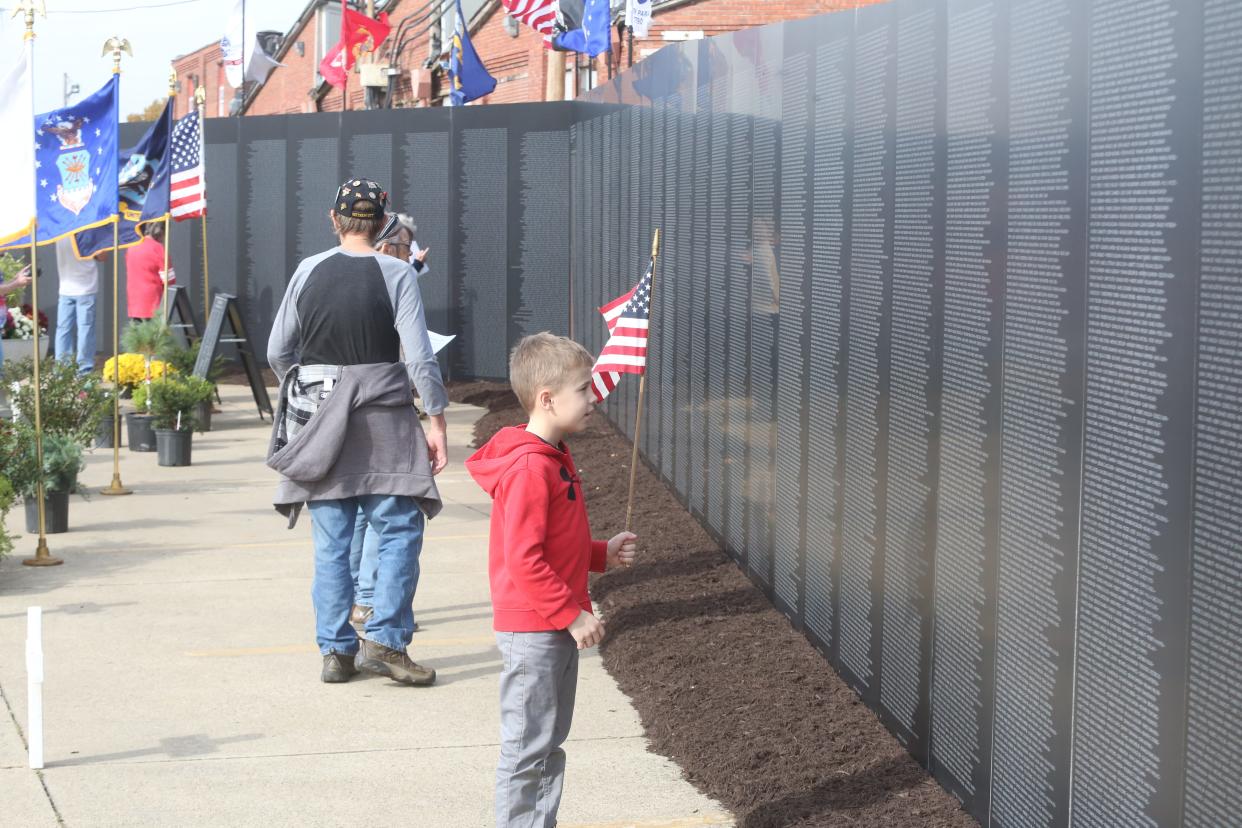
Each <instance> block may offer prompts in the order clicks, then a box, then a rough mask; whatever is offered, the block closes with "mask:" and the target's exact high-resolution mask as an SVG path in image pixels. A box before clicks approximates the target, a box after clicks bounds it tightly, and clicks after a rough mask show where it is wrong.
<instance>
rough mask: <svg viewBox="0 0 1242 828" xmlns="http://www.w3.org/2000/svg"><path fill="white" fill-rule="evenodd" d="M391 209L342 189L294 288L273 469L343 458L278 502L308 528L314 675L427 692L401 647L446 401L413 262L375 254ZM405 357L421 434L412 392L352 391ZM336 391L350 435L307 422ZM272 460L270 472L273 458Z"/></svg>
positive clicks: (354, 188)
mask: <svg viewBox="0 0 1242 828" xmlns="http://www.w3.org/2000/svg"><path fill="white" fill-rule="evenodd" d="M387 201H388V197H387V193H385V192H384V191H383V190H382V188H381V187H380V185H379V184H377V183H375V182H374V181H369V180H367V179H361V178H358V179H351V180H350V181H347V182H345V183H344V184H342V185H341V187H340V188H339V189H338V191H337V196H336V200H335V202H334V204H333V209H332V211H331V213H330V214H329V215H330V219H331V221H332V225H333V229H334V230H335V231H336V233H337V235H338V236H339V237H340V240H341V243H340V245H339V246H337V247H334V248H332V249H331V250H328V251H326V252H324V253H320V254H318V255H315V256H311V257H310V258H308V259H305V260H304V261H303V262H302V263H301V264H300V265H298V268H297V271H296V272H295V273H294V274H293V278H292V280H291V281H290V282H289V287H288V289H287V290H286V292H285V297H284V300H283V301H282V302H281V306H280V309H279V310H278V311H277V313H276V319H275V322H274V324H273V328H272V335H271V339H270V340H269V342H268V353H267V356H268V362H269V364H270V365H271V367H272V370H273V371H275V372H276V375H277V376H278V377H280V378H281V379H282V403H281V408H282V410H283V409H288V410H289V411H290V412H291V414H290V416H289V417H288V418H281V417H278V418H277V420H278V422H277V424H276V427H277V434H278V435H279V436H278V438H277V439H274V440H273V447H274V449H275V454H274V455H273V457H276V456H277V455H279V459H280V460H281V461H282V465H281V466H280V467H281V468H285V469H289V468H302V467H305V466H306V465H307V463H306V462H305V461H303V460H301V459H300V458H299V459H291V457H292V455H293V454H300V455H303V456H305V457H309V458H314V457H315V455H316V453H317V452H331V451H337V452H340V457H339V459H338V460H336V461H335V464H334V465H333V466H332V468H331V469H330V470H329V471H328V472H327V474H326V476H325V477H324V478H323V479H316V480H313V481H310V482H304V481H298V480H296V479H295V480H292V481H290V480H286V481H284V482H283V483H282V488H281V491H282V493H285V494H284V497H285V499H293V498H294V497H295V495H292V494H289V492H295V493H297V494H296V496H298V497H304V498H305V500H306V501H307V508H308V509H309V511H310V514H311V521H312V523H313V525H314V539H315V580H314V585H313V587H312V590H311V597H312V600H313V602H314V605H315V625H316V635H317V638H318V641H319V648H320V652H321V654H322V655H323V657H324V665H323V673H322V675H321V678H322V680H323V681H325V682H329V683H337V682H343V681H348V680H349V678H350V677H351V676H352V675H353V674H354V673H355V672H356V670H357V669H359V668H360V669H363V670H367V671H369V672H373V673H377V674H380V675H386V676H389V677H390V678H392V679H394V680H396V681H398V682H401V683H403V684H410V685H428V684H431V683H433V682H434V681H435V671H434V670H431V669H429V668H426V667H423V666H421V665H419V664H416V663H415V662H414V661H412V660H411V659H410V658H409V656H408V655H407V653H406V648H407V647H408V646H409V644H410V640H411V638H412V636H413V631H414V630H413V627H414V615H413V609H412V601H413V597H414V591H415V589H416V587H417V584H418V558H419V554H420V552H421V549H422V536H423V525H424V511H426V512H427V513H428V514H434V509H437V508H438V507H439V495H438V494H437V493H436V492H435V486H434V483H432V482H431V477H430V476H431V475H435V474H438V473H439V472H440V471H441V470H443V468H444V467H445V465H446V464H447V462H448V457H447V448H446V446H447V442H446V435H445V422H444V414H443V411H444V409H445V408H446V407H447V405H448V395H447V393H446V392H445V390H444V384H443V381H442V379H441V376H440V366H439V363H438V362H437V361H436V358H435V354H434V353H433V351H432V348H431V343H430V340H429V339H428V336H427V324H426V320H425V317H424V313H423V305H422V298H421V296H420V294H419V289H418V280H417V278H416V277H415V276H414V274H413V273H412V271H411V267H410V265H409V264H408V263H407V262H403V261H401V260H399V259H396V258H393V257H391V256H383V255H379V254H378V253H377V252H376V251H375V249H374V243H375V239H376V237H377V236H378V235H379V233H380V231H381V229H382V227H383V225H384V220H385V213H384V211H385V208H386V206H387ZM402 351H404V355H405V358H404V368H405V372H406V375H407V376H408V381H409V383H412V385H413V387H414V388H417V389H418V394H419V397H420V398H421V399H422V400H423V405H424V407H425V409H426V412H427V414H428V420H427V421H426V426H425V427H422V426H420V425H419V421H418V417H417V413H416V412H415V410H414V403H413V395H412V393H411V394H410V395H409V399H408V405H406V404H405V402H406V401H405V400H404V399H402V400H400V401H399V402H400V405H398V406H391V405H388V404H387V403H385V402H378V401H377V400H376V398H375V397H374V396H372V397H368V396H367V391H366V389H360V387H359V386H360V382H359V380H360V378H362V377H367V378H373V377H376V376H379V375H381V374H384V372H385V369H384V365H386V364H387V365H393V364H396V363H400V362H401V361H402V360H401V354H402ZM377 371H378V373H377ZM290 372H296V373H294V374H292V375H290ZM384 375H386V374H384ZM372 382H373V381H372ZM338 386H339V388H340V389H341V390H342V391H343V390H344V389H346V388H348V389H349V390H348V394H349V401H348V402H345V401H344V398H341V399H340V400H337V406H336V407H335V409H334V410H333V412H332V417H333V418H334V420H340V421H343V422H347V423H348V426H347V428H346V429H345V432H344V434H343V433H342V431H341V430H340V429H337V428H335V427H334V428H332V429H323V428H321V429H314V428H312V427H310V425H309V424H310V423H312V422H313V418H314V417H315V416H316V414H315V411H314V410H313V409H314V408H315V406H316V405H322V407H323V408H324V411H325V413H326V412H327V410H328V408H329V407H331V406H330V403H329V402H327V400H328V399H329V397H330V396H331V395H332V393H333V389H334V388H338ZM371 390H372V391H374V390H375V389H371ZM307 401H310V402H309V407H310V408H311V409H312V410H310V411H308V410H307V409H308V402H307ZM346 405H348V406H350V407H349V408H345V407H344V406H346ZM299 412H305V413H299ZM411 422H412V424H413V425H411ZM302 428H305V429H306V434H304V435H303V437H304V438H312V439H318V440H323V439H329V438H325V437H323V436H322V435H323V434H326V433H330V434H332V435H334V436H333V437H331V438H330V439H333V440H336V441H338V443H341V444H343V445H341V444H338V445H333V446H330V447H329V446H322V445H314V444H311V445H307V444H306V443H307V442H308V440H307V439H302V440H299V438H298V432H299V430H300V429H302ZM424 431H425V438H424V437H423V436H422V435H423V434H424ZM342 434H343V436H342ZM393 434H413V435H414V438H413V439H414V442H415V444H414V445H398V444H395V443H394V444H391V445H390V444H385V445H378V444H377V443H380V442H385V443H387V442H388V441H390V440H391V438H390V437H389V438H383V437H381V435H393ZM372 437H373V438H374V439H372ZM424 442H425V445H422V444H421V443H424ZM362 454H365V455H366V456H365V457H364V458H362V459H361V461H360V455H362ZM332 456H334V457H335V456H336V455H332ZM312 464H313V463H312ZM269 465H274V464H273V463H272V462H271V460H269ZM420 467H421V468H420ZM420 504H421V506H422V508H420ZM280 505H281V504H278V506H280ZM286 505H287V504H286ZM359 508H361V509H362V511H363V512H364V513H365V514H366V517H367V520H368V522H369V524H370V526H371V528H372V530H373V531H376V532H377V533H378V535H379V565H378V571H377V576H376V584H375V595H374V612H373V614H372V615H371V617H370V618H369V619H368V621H367V624H366V637H365V639H364V640H363V641H362V643H361V653H360V654H359V641H358V637H357V635H356V633H355V632H354V630H353V628H352V627H351V626H350V624H349V614H350V609H351V608H352V606H353V579H352V578H351V576H350V570H349V549H350V542H351V541H352V539H353V534H354V523H355V517H356V515H357V513H358V510H359ZM295 514H296V512H295ZM355 654H359V657H358V659H357V664H356V665H355V658H354V656H355Z"/></svg>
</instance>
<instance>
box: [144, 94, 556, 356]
mask: <svg viewBox="0 0 1242 828" xmlns="http://www.w3.org/2000/svg"><path fill="white" fill-rule="evenodd" d="M573 111H574V105H573V104H569V103H566V104H540V105H519V106H504V107H500V106H496V107H486V108H484V107H465V108H459V109H452V110H450V109H440V108H436V109H418V110H384V111H364V112H346V113H321V114H313V115H288V116H270V117H253V118H228V119H226V118H211V119H208V120H207V121H206V125H207V127H206V135H205V140H206V143H207V147H206V156H207V210H208V215H209V218H208V221H207V246H208V248H207V252H208V259H207V261H208V268H209V270H208V276H209V280H208V281H209V285H208V287H209V290H210V292H211V293H212V294H215V293H218V292H224V293H231V294H233V295H235V296H237V297H238V304H239V306H240V308H241V310H242V313H243V315H244V318H245V324H246V328H247V330H248V331H250V332H251V334H252V335H253V337H254V342H255V350H256V352H257V354H258V355H259V356H260V358H263V355H264V353H265V351H266V342H267V338H268V335H269V334H270V331H271V325H272V319H273V317H274V315H275V313H276V309H277V308H278V307H279V305H280V301H281V297H282V296H283V295H284V290H285V286H286V284H287V283H288V280H289V278H290V276H292V274H293V271H294V270H295V269H296V268H297V265H298V262H299V261H301V260H302V259H304V258H306V257H307V256H311V255H314V254H315V253H318V252H321V251H323V250H325V249H327V248H329V247H331V246H332V245H333V244H335V243H336V240H335V238H334V236H333V235H332V231H331V225H330V223H329V219H328V211H329V210H330V209H331V206H332V196H333V195H334V194H335V192H336V188H337V187H338V186H339V185H340V183H341V182H342V181H343V180H345V179H346V178H347V177H351V176H366V177H369V178H373V179H375V180H377V181H379V182H380V183H382V184H384V185H385V186H386V187H388V188H389V196H390V202H391V204H392V206H393V207H394V208H395V209H400V210H403V211H406V212H409V213H411V214H412V215H413V216H414V219H415V222H416V224H417V226H418V230H417V233H416V237H417V240H418V242H419V244H420V245H422V246H424V247H430V248H431V254H430V257H429V259H428V263H429V265H430V270H429V272H428V273H427V274H426V275H424V276H423V277H421V279H420V280H419V285H420V287H421V290H422V296H423V301H424V304H425V307H426V313H427V321H428V325H429V327H430V328H431V329H432V330H434V331H438V332H440V333H445V334H450V333H457V334H458V338H457V340H456V341H455V342H453V343H452V344H451V345H450V346H449V347H448V348H447V350H446V351H445V352H444V354H443V357H442V363H443V365H444V367H445V368H446V369H447V373H449V374H450V375H452V376H462V377H484V378H497V379H503V378H504V377H505V376H506V374H507V367H506V366H507V354H508V347H509V344H510V343H512V342H513V341H515V340H516V339H517V338H519V337H521V336H522V335H524V334H527V333H533V332H536V331H542V330H556V331H561V332H565V331H567V329H568V321H567V320H568V314H569V296H568V294H567V292H566V284H567V280H568V274H569V269H570V268H569V256H570V244H569V235H568V234H569V231H568V227H569V213H570V209H571V198H570V187H571V174H570V169H571V165H570V123H571V120H572V117H573ZM143 128H145V125H138V124H129V125H126V128H125V130H124V131H123V135H122V141H123V142H124V141H126V140H128V141H129V142H130V143H133V142H134V141H136V140H137V138H138V136H139V135H141V131H142V129H143ZM170 255H171V256H172V260H173V264H174V265H175V267H176V271H177V276H178V281H179V283H181V284H182V285H184V286H186V287H187V288H188V290H189V295H190V297H191V300H192V302H193V305H194V307H195V308H196V310H197V309H201V307H202V304H203V249H202V235H201V227H200V226H199V224H198V222H197V221H188V222H181V223H175V224H174V225H173V228H172V245H171V247H170ZM341 289H342V290H348V289H349V287H348V285H342V286H341ZM123 295H124V285H123V284H122V296H123ZM122 301H123V299H122ZM199 312H200V313H201V310H200V311H199ZM200 321H201V320H200Z"/></svg>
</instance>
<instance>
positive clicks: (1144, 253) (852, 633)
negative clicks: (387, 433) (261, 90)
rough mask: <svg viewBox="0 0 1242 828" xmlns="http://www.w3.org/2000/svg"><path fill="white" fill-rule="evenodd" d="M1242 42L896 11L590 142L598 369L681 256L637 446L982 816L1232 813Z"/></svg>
mask: <svg viewBox="0 0 1242 828" xmlns="http://www.w3.org/2000/svg"><path fill="white" fill-rule="evenodd" d="M1239 42H1242V7H1240V6H1239V5H1238V4H1236V3H1234V2H1230V1H1229V0H1217V1H1216V2H1214V1H1213V0H1203V1H1202V2H1200V0H1151V1H1150V2H1145V3H1141V4H1135V3H1133V2H1125V1H1124V0H1089V1H1086V2H1084V0H1009V1H1008V2H1005V1H1004V0H897V2H890V3H887V4H883V5H878V6H872V7H868V8H863V9H859V10H857V11H854V12H843V13H838V14H833V15H826V16H822V17H818V18H813V19H810V20H801V21H797V22H791V23H787V24H781V25H776V26H771V27H767V28H764V29H758V30H749V31H744V32H737V33H734V34H731V35H725V36H721V37H716V38H712V39H709V40H704V41H699V42H691V43H684V44H676V45H673V46H670V47H668V48H666V49H664V50H662V51H661V52H659V53H657V54H655V55H653V56H652V57H650V58H648V59H646V60H644V61H643V62H642V63H640V64H639V65H638V66H636V67H635V68H634V69H632V70H630V71H629V72H627V73H626V74H624V75H622V76H621V77H619V78H618V79H616V80H615V81H613V82H611V83H610V84H608V85H606V86H604V87H601V88H599V89H597V90H595V91H594V92H593V93H592V94H591V95H590V96H589V103H587V104H584V105H583V106H582V108H580V109H579V111H578V113H577V115H576V118H575V122H574V125H573V127H572V132H573V141H572V146H573V150H572V152H573V155H572V163H573V168H574V182H573V199H574V207H573V210H572V220H573V232H572V259H573V268H574V283H573V292H574V296H575V301H574V305H573V307H574V310H573V321H574V325H575V330H576V335H577V336H578V338H579V339H580V340H582V341H583V342H584V343H586V344H587V345H588V347H590V348H595V349H598V348H599V347H600V346H601V345H602V343H603V339H604V328H603V324H602V321H601V320H600V318H599V316H598V315H597V313H596V312H595V310H594V308H595V307H596V306H597V305H599V304H601V303H602V302H604V301H606V300H608V299H611V298H612V297H614V296H616V295H618V294H619V293H621V292H622V291H623V290H625V289H626V288H627V287H628V286H630V285H632V284H633V283H634V282H635V281H637V278H638V276H639V274H640V273H641V270H642V266H643V259H644V258H645V255H646V253H645V251H646V250H647V248H648V245H649V239H650V234H651V230H652V229H653V228H655V227H660V228H662V229H663V231H664V234H665V244H664V251H663V256H662V259H661V262H660V268H659V271H658V275H657V288H656V301H655V312H654V313H655V315H654V321H653V332H652V358H651V366H650V375H649V377H648V389H649V392H650V394H649V397H648V398H647V409H646V411H645V412H644V418H643V422H644V433H643V435H642V445H641V447H642V450H643V452H644V454H645V456H646V458H647V460H648V461H649V462H650V463H651V464H652V465H653V466H654V467H655V468H656V469H657V470H658V471H659V473H660V474H661V475H662V476H663V477H664V478H665V479H666V480H667V481H668V482H669V484H670V485H671V486H672V487H673V488H674V489H675V490H676V491H677V493H678V494H679V496H680V497H681V498H682V500H683V502H684V503H685V504H686V506H687V507H688V508H690V509H691V510H692V511H693V513H694V514H695V515H696V516H697V517H698V518H699V519H700V520H701V521H702V522H703V523H704V525H706V526H707V527H708V528H709V529H710V530H711V531H712V532H713V533H714V534H715V535H716V537H717V538H718V539H719V540H720V541H721V542H722V544H724V545H725V547H726V548H727V549H728V550H729V552H730V553H731V554H732V555H733V556H734V557H735V558H736V559H737V560H738V562H739V564H740V565H741V566H743V567H745V568H746V569H747V570H748V571H749V572H750V573H751V574H752V576H753V578H754V580H755V581H756V583H758V584H759V585H760V586H761V587H762V588H763V589H764V590H765V591H767V593H768V594H769V595H770V596H771V598H772V600H773V601H774V602H775V603H776V604H777V605H778V606H779V607H781V608H782V609H783V610H784V611H785V612H786V613H787V614H788V615H789V616H790V618H791V619H792V620H793V622H794V623H796V624H798V625H800V626H801V627H802V628H803V629H804V630H805V632H806V634H807V635H808V636H809V637H810V638H811V639H812V640H813V641H814V642H815V643H816V644H817V645H819V646H820V647H821V648H822V649H823V651H824V652H825V654H826V656H827V657H828V658H829V659H830V660H831V661H832V663H833V664H834V666H835V667H836V668H837V669H838V670H839V671H840V673H841V674H842V675H843V676H844V677H845V678H846V679H847V680H848V681H849V682H850V683H851V684H852V685H853V686H854V687H855V688H856V689H857V690H858V692H859V693H860V694H861V696H862V697H863V699H864V700H865V701H866V702H867V703H868V704H869V705H871V706H872V707H873V708H874V709H875V710H876V711H877V713H878V714H879V715H880V716H881V717H882V719H883V720H884V721H885V722H886V723H887V724H888V726H889V727H890V728H891V729H892V731H893V732H894V733H895V734H896V735H897V736H898V738H899V739H901V740H902V741H903V742H904V743H905V744H906V745H907V746H908V747H909V749H910V750H911V751H912V752H913V753H914V755H915V756H917V757H918V758H919V759H920V760H921V761H923V762H924V763H925V764H926V765H927V766H928V767H929V768H930V769H931V770H932V772H933V773H934V774H935V776H936V778H937V779H939V780H940V781H941V782H942V783H943V784H944V785H945V786H946V787H947V788H949V789H950V790H951V791H953V792H954V793H955V794H956V795H958V796H959V797H960V798H961V799H962V800H963V801H964V802H965V804H966V806H967V807H968V809H969V810H970V811H971V813H973V814H974V815H975V816H977V817H978V818H979V819H980V821H981V822H983V823H984V824H991V825H998V826H1044V825H1066V824H1075V825H1089V826H1115V825H1150V826H1172V825H1182V824H1184V825H1203V826H1208V825H1224V824H1232V823H1234V822H1236V821H1237V819H1238V817H1237V814H1238V813H1239V812H1242V785H1239V783H1238V780H1240V779H1242V689H1240V688H1242V683H1239V682H1238V680H1237V677H1238V676H1239V675H1242V499H1240V498H1242V495H1240V494H1239V492H1242V213H1240V212H1239V207H1238V205H1239V204H1242V138H1240V137H1239V136H1240V135H1242V49H1239V47H1238V43H1239ZM618 171H621V172H622V173H623V175H621V177H618V176H619V173H618ZM637 385H638V384H637V382H636V381H627V382H623V383H622V386H621V387H620V388H619V389H618V391H617V392H616V393H614V394H613V396H612V398H610V400H609V401H608V402H607V403H606V410H607V412H608V414H609V416H610V417H611V418H612V419H613V421H614V422H615V423H616V424H617V425H618V426H619V427H621V428H623V429H626V430H630V429H632V427H633V425H632V424H633V420H634V413H635V406H636V405H637Z"/></svg>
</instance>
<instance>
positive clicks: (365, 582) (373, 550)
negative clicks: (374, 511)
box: [349, 506, 379, 607]
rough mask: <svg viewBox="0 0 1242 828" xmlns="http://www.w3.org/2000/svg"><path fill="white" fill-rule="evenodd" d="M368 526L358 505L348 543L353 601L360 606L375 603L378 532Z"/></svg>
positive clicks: (364, 514)
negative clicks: (352, 534)
mask: <svg viewBox="0 0 1242 828" xmlns="http://www.w3.org/2000/svg"><path fill="white" fill-rule="evenodd" d="M369 528H370V524H369V523H367V514H366V512H364V511H363V510H362V507H361V506H359V507H358V517H357V522H356V523H355V524H354V539H353V541H352V542H351V543H350V545H349V574H350V577H352V578H353V581H354V603H355V604H357V605H358V606H361V607H372V606H374V605H375V604H374V601H375V571H376V569H378V568H379V533H378V532H373V531H367V530H368V529H369Z"/></svg>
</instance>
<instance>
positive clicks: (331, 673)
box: [319, 653, 358, 684]
mask: <svg viewBox="0 0 1242 828" xmlns="http://www.w3.org/2000/svg"><path fill="white" fill-rule="evenodd" d="M357 672H358V668H357V667H355V666H354V656H353V653H350V654H349V655H346V654H344V653H328V654H327V655H326V656H324V657H323V672H322V673H320V674H319V679H320V680H321V681H322V682H323V683H324V684H344V683H345V682H347V681H349V679H350V677H351V676H353V675H354V674H355V673H357Z"/></svg>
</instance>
